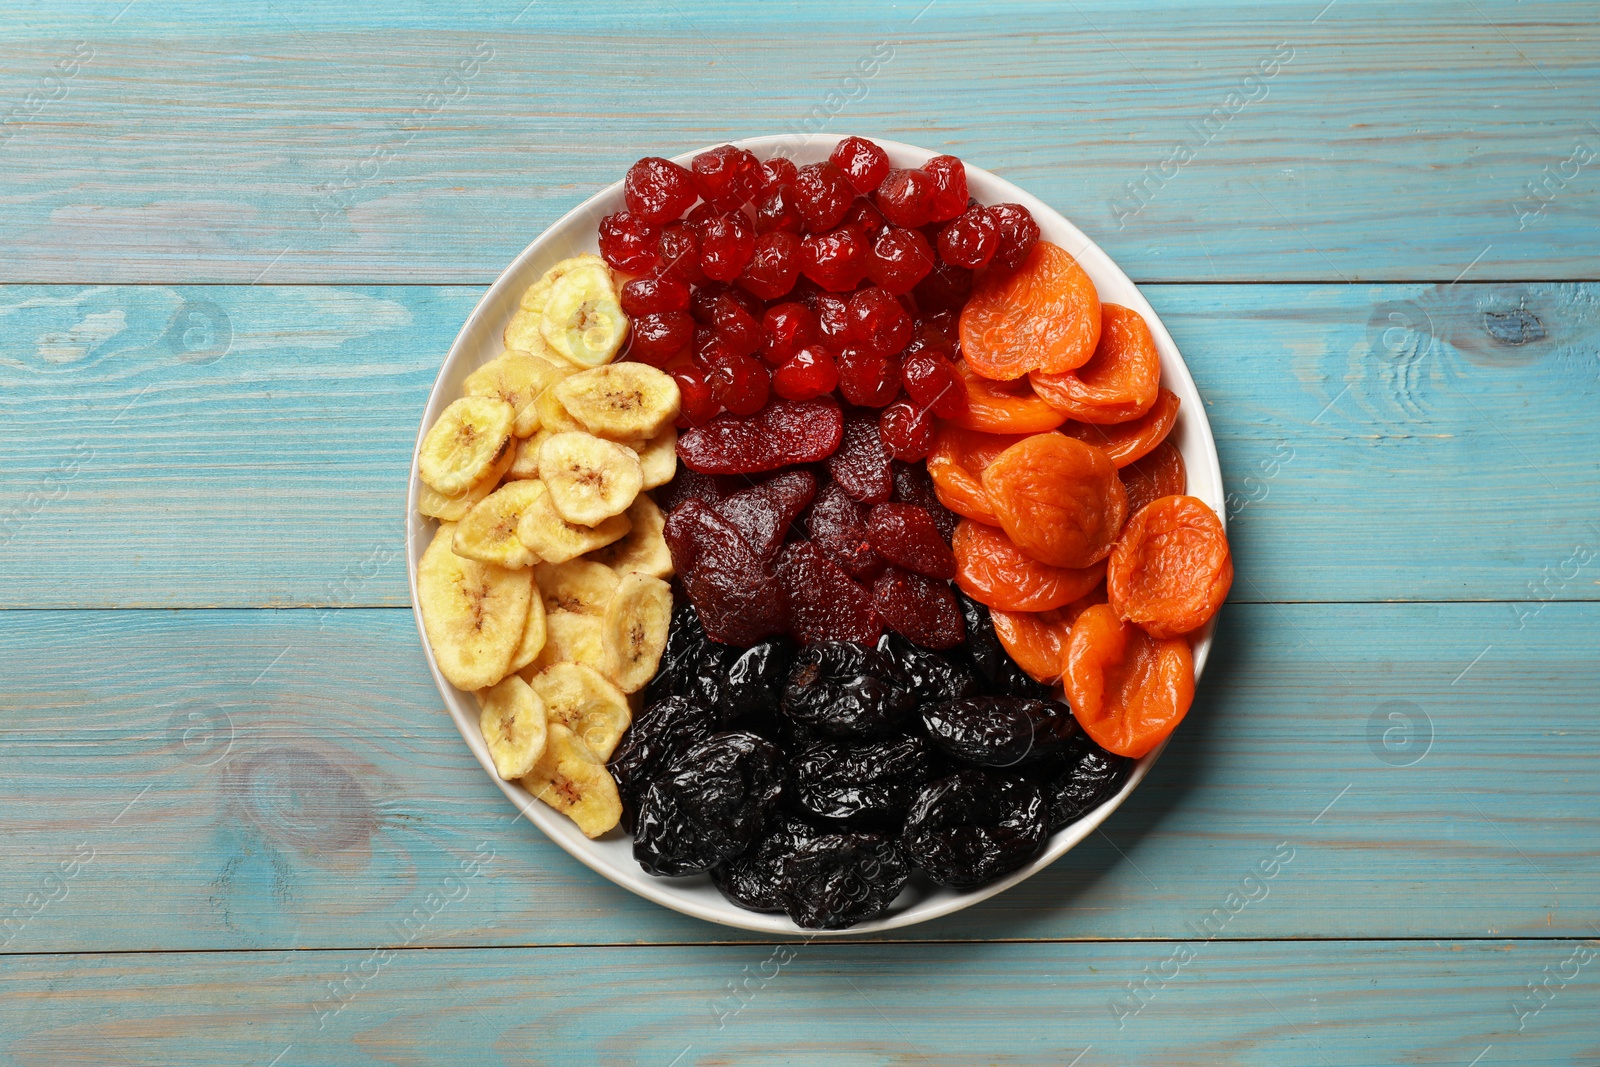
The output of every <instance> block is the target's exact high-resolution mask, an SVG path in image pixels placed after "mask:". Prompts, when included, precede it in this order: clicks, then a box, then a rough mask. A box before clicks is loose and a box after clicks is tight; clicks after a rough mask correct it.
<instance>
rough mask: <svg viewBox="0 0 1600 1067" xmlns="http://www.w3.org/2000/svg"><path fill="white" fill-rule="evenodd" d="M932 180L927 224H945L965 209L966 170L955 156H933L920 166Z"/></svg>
mask: <svg viewBox="0 0 1600 1067" xmlns="http://www.w3.org/2000/svg"><path fill="white" fill-rule="evenodd" d="M922 170H923V172H924V173H926V174H928V175H930V176H931V177H932V178H933V195H932V197H930V199H929V213H928V221H929V222H947V221H948V220H950V219H953V218H955V217H956V216H957V215H959V214H961V213H962V212H963V211H965V210H966V209H967V168H966V167H965V166H963V165H962V163H961V160H959V159H957V158H956V157H955V156H934V157H933V158H932V159H930V160H928V161H927V162H926V163H924V164H923V165H922Z"/></svg>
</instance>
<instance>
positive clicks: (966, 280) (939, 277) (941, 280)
mask: <svg viewBox="0 0 1600 1067" xmlns="http://www.w3.org/2000/svg"><path fill="white" fill-rule="evenodd" d="M911 295H912V296H914V297H916V298H917V306H918V307H919V308H921V309H922V310H923V311H949V312H952V313H954V312H959V311H960V310H961V307H962V305H963V304H965V303H966V302H967V297H969V296H971V295H972V272H971V271H970V270H968V269H967V268H965V267H957V266H953V265H951V264H949V263H946V262H944V261H943V260H940V261H939V262H937V263H935V264H934V265H933V270H931V271H929V272H928V276H927V277H926V278H924V279H922V281H920V282H918V283H917V287H916V288H915V289H913V290H911Z"/></svg>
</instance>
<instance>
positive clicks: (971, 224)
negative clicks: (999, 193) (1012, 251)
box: [939, 204, 1000, 270]
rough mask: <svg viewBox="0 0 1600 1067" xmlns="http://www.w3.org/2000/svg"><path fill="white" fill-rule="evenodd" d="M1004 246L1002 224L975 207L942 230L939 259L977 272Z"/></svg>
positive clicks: (979, 205) (988, 212)
mask: <svg viewBox="0 0 1600 1067" xmlns="http://www.w3.org/2000/svg"><path fill="white" fill-rule="evenodd" d="M999 247H1000V223H999V222H997V221H996V220H995V217H994V213H993V212H991V211H990V210H989V209H988V208H986V207H984V206H983V205H981V204H974V205H973V206H972V207H969V208H967V210H966V211H964V212H962V213H961V214H960V215H957V216H956V218H955V219H954V220H953V221H952V222H951V223H950V225H948V226H946V227H945V228H944V229H943V230H940V231H939V258H940V259H942V260H944V261H945V262H946V263H950V264H954V265H955V266H957V267H967V268H970V269H972V270H977V269H978V268H979V267H982V266H986V265H987V264H988V262H989V260H991V259H993V258H994V253H995V249H997V248H999Z"/></svg>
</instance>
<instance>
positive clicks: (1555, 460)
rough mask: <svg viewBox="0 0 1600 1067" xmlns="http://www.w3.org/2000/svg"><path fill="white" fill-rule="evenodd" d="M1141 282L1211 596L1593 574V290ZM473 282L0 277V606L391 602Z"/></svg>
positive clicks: (1316, 594) (1424, 593)
mask: <svg viewBox="0 0 1600 1067" xmlns="http://www.w3.org/2000/svg"><path fill="white" fill-rule="evenodd" d="M1147 292H1148V295H1149V296H1150V298H1151V300H1152V301H1153V302H1154V303H1155V305H1156V308H1157V310H1158V312H1159V313H1160V314H1161V316H1162V318H1163V320H1164V321H1165V322H1166V323H1167V324H1168V326H1169V327H1170V328H1171V330H1172V332H1173V334H1174V336H1175V337H1176V339H1177V341H1178V344H1179V346H1180V348H1181V349H1182V350H1183V352H1184V354H1185V357H1186V359H1187V361H1188V363H1189V366H1190V368H1191V370H1192V371H1193V373H1194V375H1195V377H1196V379H1197V381H1198V383H1199V385H1200V390H1201V393H1202V395H1203V396H1204V397H1205V399H1206V403H1207V415H1208V417H1209V418H1210V420H1211V423H1212V427H1213V429H1214V430H1215V432H1216V435H1217V439H1218V447H1219V450H1220V453H1221V457H1222V462H1223V474H1224V477H1225V480H1226V484H1227V486H1228V488H1229V490H1230V492H1231V493H1232V494H1233V498H1232V504H1233V507H1232V511H1233V514H1232V516H1231V519H1232V522H1231V524H1230V531H1229V532H1230V536H1231V538H1232V540H1233V545H1234V550H1235V555H1236V557H1237V560H1238V564H1239V574H1240V580H1239V581H1237V582H1236V583H1235V586H1234V592H1233V596H1234V598H1235V600H1236V601H1283V600H1290V601H1365V600H1487V599H1500V600H1508V601H1519V602H1523V603H1524V610H1527V611H1534V610H1537V608H1538V607H1539V606H1540V605H1542V604H1543V603H1545V602H1548V601H1551V600H1571V599H1593V598H1595V597H1596V595H1597V587H1596V579H1597V577H1600V576H1597V574H1596V570H1595V565H1594V563H1593V562H1592V560H1593V559H1594V557H1595V555H1596V554H1597V553H1600V527H1597V526H1596V525H1595V519H1596V516H1595V514H1594V509H1593V507H1592V506H1591V504H1592V501H1593V500H1594V499H1595V498H1596V496H1597V495H1600V468H1597V467H1596V465H1595V463H1594V458H1593V457H1594V454H1595V452H1596V449H1597V446H1600V442H1597V434H1600V428H1597V426H1596V424H1595V422H1594V420H1593V418H1592V412H1593V410H1594V407H1595V403H1596V400H1597V397H1600V364H1597V363H1596V359H1595V346H1596V343H1597V338H1600V310H1597V306H1600V305H1597V296H1600V289H1597V288H1596V287H1595V286H1592V285H1586V284H1520V283H1518V284H1508V285H1470V284H1467V283H1462V284H1460V285H1456V286H1453V287H1452V286H1433V285H1384V286H1344V285H1337V286H1310V285H1307V286H1300V285H1244V286H1234V285H1226V286H1216V285H1196V286H1187V285H1186V286H1151V287H1148V288H1147ZM477 295H478V293H477V290H473V289H463V288H429V287H357V288H345V287H337V288H336V287H300V286H288V287H267V286H255V287H247V286H241V287H223V288H207V287H179V288H167V287H163V286H111V287H106V286H99V287H89V288H81V287H71V286H61V287H54V286H42V287H39V286H17V287H10V288H7V289H3V290H0V322H4V323H6V324H7V328H6V329H5V330H4V331H3V332H0V541H3V542H4V549H5V552H6V559H7V562H8V564H9V566H8V568H7V569H8V573H7V576H6V579H7V580H6V581H5V582H4V583H3V584H0V606H4V607H60V608H73V607H85V608H101V607H210V606H220V607H252V606H263V607H293V606H328V605H331V606H403V605H405V604H407V603H409V597H408V593H407V589H406V580H405V568H404V565H403V551H402V549H403V545H402V544H401V537H402V534H401V530H402V526H401V520H402V514H403V511H404V496H405V481H406V477H407V471H408V469H409V465H410V458H411V451H412V448H413V445H414V442H415V439H416V433H417V429H418V420H419V419H420V417H421V415H420V413H421V410H422V405H423V402H424V400H425V399H426V396H427V392H428V389H429V388H430V386H431V384H432V381H433V377H434V374H435V373H436V371H437V368H438V366H439V363H440V360H441V359H442V358H443V353H444V352H445V351H446V349H447V348H448V347H449V344H450V342H451V340H452V339H453V338H454V336H455V332H456V330H457V329H458V328H459V326H460V323H461V322H462V321H463V320H464V319H465V317H466V315H467V313H468V311H469V310H470V308H471V306H472V304H473V303H474V301H475V300H476V297H477ZM85 538H87V539H88V542H89V543H91V544H92V545H93V552H92V556H93V560H94V564H93V566H92V567H86V566H85V565H84V545H85V543H86V542H85ZM1585 558H1587V559H1588V560H1590V561H1591V562H1588V563H1585V562H1582V560H1584V559H1585ZM1310 561H1315V565H1314V566H1313V565H1309V563H1310Z"/></svg>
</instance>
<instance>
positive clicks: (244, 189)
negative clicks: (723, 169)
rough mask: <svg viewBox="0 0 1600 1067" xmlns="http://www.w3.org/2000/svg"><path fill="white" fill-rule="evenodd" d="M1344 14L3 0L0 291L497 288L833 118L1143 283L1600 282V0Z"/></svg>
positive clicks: (712, 0) (1337, 10) (1365, 8)
mask: <svg viewBox="0 0 1600 1067" xmlns="http://www.w3.org/2000/svg"><path fill="white" fill-rule="evenodd" d="M1321 6H1322V5H1319V4H1307V5H1299V4H1295V5H1268V6H1262V5H1258V4H1255V3H1247V2H1233V3H1227V4H1222V5H1208V6H1207V7H1206V8H1204V9H1200V8H1195V7H1192V6H1190V5H1183V4H1177V3H1148V4H1144V5H1142V6H1141V7H1139V8H1137V9H1130V8H1129V7H1128V6H1127V5H1123V4H1117V3H1114V2H1112V0H1093V2H1091V0H1085V2H1084V3H1081V4H1072V5H1069V6H1066V7H1059V6H1051V5H1044V4H1038V3H1030V2H1023V0H1009V2H1006V3H1003V4H996V3H983V4H977V3H963V2H960V0H944V2H942V3H938V4H934V5H920V4H914V3H913V4H902V5H896V6H894V7H893V8H862V7H860V6H859V5H852V4H848V3H844V2H843V0H831V2H829V3H826V4H822V5H817V6H813V7H809V8H808V9H807V12H806V17H805V19H804V20H803V26H802V25H799V24H797V23H796V21H795V16H794V13H793V12H792V11H790V10H789V9H786V8H778V7H772V6H769V5H745V4H741V3H738V2H737V0H709V2H706V3H700V4H695V5H693V6H692V7H684V6H679V5H664V6H657V5H645V4H640V3H628V4H619V5H608V6H605V7H594V6H570V5H560V4H538V5H534V6H533V7H532V8H527V7H525V6H524V5H523V4H522V3H520V2H510V3H503V4H494V5H481V6H473V7H458V6H456V5H450V6H448V7H446V8H442V9H441V10H439V11H429V10H423V9H422V6H421V5H417V6H415V7H409V6H407V5H389V6H387V7H385V9H384V10H383V11H382V12H381V14H375V13H373V12H370V11H365V10H362V11H359V12H357V11H354V10H352V11H349V12H329V11H327V10H325V9H324V6H323V5H318V4H315V3H312V2H309V0H252V2H240V3H237V4H231V5H229V9H228V18H227V23H226V25H222V24H219V23H218V22H217V21H215V20H213V19H209V18H206V17H203V16H197V14H196V13H195V12H194V11H193V10H192V9H190V8H189V7H187V6H185V5H182V4H178V3H174V2H172V0H162V2H158V0H145V2H142V3H139V4H137V5H134V6H133V7H132V9H131V10H128V11H126V12H123V11H122V8H123V7H124V5H123V4H122V3H121V2H120V0H104V2H100V3H95V4H84V5H71V6H66V7H63V6H60V5H50V4H45V3H40V2H32V3H24V4H14V5H12V8H13V10H15V11H17V12H18V14H17V16H16V17H13V18H10V19H7V20H6V25H5V26H4V27H0V48H3V54H4V57H5V63H3V64H0V100H4V101H5V102H6V103H5V108H6V110H5V111H4V112H0V115H3V117H4V120H5V121H4V125H0V136H3V137H4V138H5V145H6V148H7V151H5V152H4V153H0V187H3V188H5V190H6V194H5V205H6V211H5V212H4V213H0V248H4V249H5V250H6V252H7V255H6V256H5V257H4V258H3V259H0V278H3V279H4V280H7V281H64V282H108V281H122V282H157V281H161V282H169V283H183V282H201V281H204V282H232V283H249V282H252V281H254V280H256V279H258V278H259V277H262V276H266V277H267V278H268V280H270V281H274V282H331V283H338V284H347V283H350V282H354V281H386V282H395V281H401V282H414V281H418V280H423V281H430V282H433V281H449V282H462V283H472V284H480V285H481V284H484V283H486V282H487V281H489V280H490V279H492V278H493V277H494V276H495V275H496V274H497V273H498V272H499V271H500V270H501V268H502V267H503V265H504V264H505V263H506V262H508V261H509V260H510V259H511V258H512V256H513V255H514V254H515V253H516V252H517V251H518V250H520V249H521V248H522V247H523V246H524V245H525V244H526V243H527V242H528V241H529V240H531V239H532V238H533V237H534V236H535V235H537V234H538V233H539V232H540V231H541V230H543V229H544V228H545V227H546V226H548V225H549V224H550V222H552V221H553V220H554V219H555V218H557V217H559V216H560V215H561V214H562V213H563V212H564V211H566V210H567V209H568V208H570V207H571V206H572V205H574V204H576V203H577V202H579V201H580V200H582V199H583V198H584V197H586V196H588V195H589V194H590V193H591V192H593V191H594V190H596V189H598V188H600V187H601V186H603V185H605V184H607V183H609V182H611V181H613V180H615V179H616V178H618V177H620V176H621V174H622V172H623V170H624V168H625V167H626V166H627V165H628V164H629V163H630V162H632V160H634V159H635V158H637V157H638V156H640V155H643V154H647V153H660V154H670V153H674V152H678V151H683V150H686V149H690V148H693V147H695V146H697V145H701V144H705V143H708V142H715V141H719V140H723V139H726V138H730V137H738V136H748V135H754V134H759V133H773V132H785V131H805V130H818V129H820V130H824V131H826V132H830V133H832V132H837V131H843V130H847V129H848V130H854V131H857V132H861V133H865V134H876V135H881V136H886V137H891V138H896V139H902V140H908V141H912V142H920V143H924V144H928V145H930V146H939V147H944V148H948V149H949V150H950V151H952V152H955V153H958V154H960V155H962V156H964V157H965V158H968V159H970V160H971V161H972V162H974V163H976V164H978V165H981V166H984V167H988V168H990V169H993V170H996V171H998V172H1000V173H1002V174H1005V175H1006V176H1008V177H1010V178H1013V179H1015V180H1016V181H1017V182H1019V183H1020V184H1022V185H1023V186H1025V187H1027V188H1029V189H1030V190H1031V191H1033V192H1035V193H1037V194H1038V195H1040V196H1041V197H1043V198H1044V199H1045V200H1046V201H1048V202H1050V203H1052V204H1055V205H1056V206H1058V207H1059V208H1060V209H1062V210H1063V211H1065V212H1066V213H1068V214H1069V215H1071V216H1072V217H1073V218H1074V219H1075V220H1076V221H1077V222H1078V223H1079V224H1080V225H1081V226H1082V227H1083V228H1084V229H1085V230H1086V231H1087V232H1089V233H1090V234H1091V235H1092V236H1094V237H1095V238H1096V239H1097V240H1101V241H1103V242H1104V244H1105V246H1106V247H1107V249H1108V250H1109V251H1110V252H1111V253H1112V255H1113V256H1115V257H1116V258H1117V259H1118V260H1119V261H1120V262H1121V263H1122V264H1123V266H1124V267H1125V268H1126V269H1128V270H1129V272H1130V273H1131V274H1132V275H1133V276H1134V277H1135V278H1136V279H1139V280H1142V281H1156V280H1162V281H1195V280H1200V279H1211V278H1213V277H1220V278H1224V279H1227V280H1235V281H1237V280H1255V279H1262V278H1270V279H1274V280H1288V279H1298V280H1328V281H1332V280H1361V281H1374V280H1406V279H1411V280H1416V279H1429V280H1438V281H1448V280H1450V279H1452V278H1455V277H1456V276H1457V275H1458V274H1460V273H1461V272H1462V271H1463V270H1464V269H1466V268H1467V267H1468V266H1469V264H1470V265H1473V269H1474V271H1475V272H1476V274H1475V276H1476V277H1480V278H1520V279H1528V278H1552V277H1556V278H1593V277H1595V273H1594V272H1595V261H1594V257H1593V254H1592V253H1593V249H1594V247H1595V243H1596V238H1597V236H1600V199H1597V198H1596V196H1595V189H1596V185H1595V166H1596V164H1595V161H1594V160H1595V152H1596V151H1597V150H1600V132H1597V130H1596V128H1595V127H1594V126H1593V125H1592V124H1591V123H1590V122H1589V121H1588V119H1587V118H1586V117H1585V116H1587V115H1588V114H1589V112H1590V110H1591V104H1592V100H1591V99H1590V97H1589V95H1588V94H1587V87H1588V86H1590V85H1592V84H1593V83H1594V80H1595V78H1596V76H1597V73H1600V68H1597V58H1596V57H1597V55H1600V50H1597V49H1596V47H1595V45H1596V42H1597V39H1600V31H1597V15H1596V12H1595V11H1594V9H1593V8H1592V7H1590V6H1586V5H1578V4H1560V3H1525V4H1520V5H1518V6H1517V7H1516V9H1515V11H1510V10H1503V9H1500V8H1494V9H1492V10H1491V9H1490V8H1488V7H1484V8H1483V9H1481V10H1480V9H1479V8H1474V7H1472V6H1470V5H1469V6H1468V8H1467V9H1466V10H1463V9H1462V7H1461V6H1460V5H1457V4H1453V3H1445V2H1443V0H1434V2H1429V3H1418V4H1409V5H1403V6H1396V5H1391V4H1385V3H1378V2H1367V3H1362V2H1359V0H1345V2H1344V3H1340V4H1338V5H1336V6H1334V7H1333V8H1332V9H1331V10H1328V11H1324V12H1321V13H1320V14H1319V13H1318V11H1317V8H1319V7H1321ZM1463 57H1471V58H1470V60H1466V61H1464V59H1463ZM1107 101H1114V102H1115V105H1116V106H1115V108H1114V109H1108V108H1107V107H1106V102H1107ZM1480 257H1481V258H1480Z"/></svg>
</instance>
